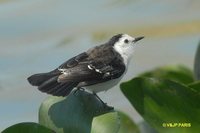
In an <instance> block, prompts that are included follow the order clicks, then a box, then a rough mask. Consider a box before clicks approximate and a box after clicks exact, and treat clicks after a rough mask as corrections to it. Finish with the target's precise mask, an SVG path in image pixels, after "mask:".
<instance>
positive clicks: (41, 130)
mask: <svg viewBox="0 0 200 133" xmlns="http://www.w3.org/2000/svg"><path fill="white" fill-rule="evenodd" d="M2 133H55V132H54V131H52V130H50V129H48V128H46V127H44V126H42V125H39V124H37V123H33V122H25V123H19V124H15V125H13V126H10V127H8V128H6V129H5V130H4V131H3V132H2Z"/></svg>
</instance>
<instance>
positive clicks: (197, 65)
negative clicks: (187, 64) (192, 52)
mask: <svg viewBox="0 0 200 133" xmlns="http://www.w3.org/2000/svg"><path fill="white" fill-rule="evenodd" d="M194 75H195V78H196V79H197V80H200V42H199V46H198V48H197V52H196V56H195V61H194Z"/></svg>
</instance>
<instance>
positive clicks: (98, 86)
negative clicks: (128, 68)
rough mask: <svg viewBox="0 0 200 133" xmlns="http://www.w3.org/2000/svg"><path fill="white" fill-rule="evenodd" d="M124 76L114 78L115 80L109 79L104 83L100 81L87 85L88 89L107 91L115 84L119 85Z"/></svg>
mask: <svg viewBox="0 0 200 133" xmlns="http://www.w3.org/2000/svg"><path fill="white" fill-rule="evenodd" d="M122 77H123V76H121V77H119V78H117V79H113V80H109V81H106V82H103V83H98V84H95V85H91V86H86V89H87V90H89V91H91V92H95V93H97V92H100V91H107V90H108V89H110V88H112V87H114V86H115V85H117V84H118V83H119V81H120V80H121V79H122Z"/></svg>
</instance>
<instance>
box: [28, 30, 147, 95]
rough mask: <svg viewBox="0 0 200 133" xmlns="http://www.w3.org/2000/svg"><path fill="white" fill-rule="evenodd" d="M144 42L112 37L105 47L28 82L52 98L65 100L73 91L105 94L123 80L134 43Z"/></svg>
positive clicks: (78, 57)
mask: <svg viewBox="0 0 200 133" xmlns="http://www.w3.org/2000/svg"><path fill="white" fill-rule="evenodd" d="M143 38H144V37H137V38H134V37H131V36H129V35H127V34H118V35H115V36H113V37H112V38H111V39H110V40H109V41H108V42H106V43H105V44H102V45H99V46H96V47H94V48H91V49H89V50H88V51H86V52H83V53H81V54H79V55H77V56H75V57H73V58H71V59H69V60H68V61H66V62H64V63H63V64H62V65H60V66H59V67H58V68H56V69H55V70H53V71H51V72H47V73H39V74H34V75H32V76H30V77H29V78H28V81H29V83H30V84H31V85H33V86H38V89H39V90H40V91H42V92H46V93H48V94H52V95H55V96H67V95H68V94H69V93H70V92H71V91H72V89H73V88H75V87H77V88H82V87H83V88H86V89H88V90H90V91H92V92H93V93H95V94H96V93H97V92H100V91H104V90H108V89H110V88H112V87H113V86H115V85H116V84H117V83H118V82H119V81H120V80H121V78H122V77H123V76H124V74H125V73H126V70H127V68H128V64H129V61H130V59H131V57H132V54H133V51H134V49H135V46H136V44H135V43H136V42H137V41H139V40H141V39H143Z"/></svg>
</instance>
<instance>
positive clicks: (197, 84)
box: [188, 81, 200, 93]
mask: <svg viewBox="0 0 200 133" xmlns="http://www.w3.org/2000/svg"><path fill="white" fill-rule="evenodd" d="M188 87H190V88H193V89H195V90H196V91H197V93H200V81H196V82H194V83H191V84H189V85H188Z"/></svg>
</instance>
